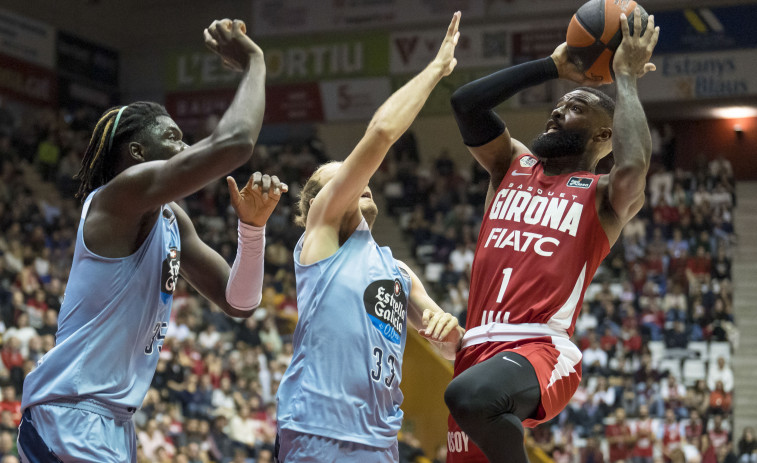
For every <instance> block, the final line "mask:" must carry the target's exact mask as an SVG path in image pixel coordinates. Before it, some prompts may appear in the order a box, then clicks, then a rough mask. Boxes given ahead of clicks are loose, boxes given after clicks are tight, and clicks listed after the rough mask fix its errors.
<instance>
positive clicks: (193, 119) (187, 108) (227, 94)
mask: <svg viewBox="0 0 757 463" xmlns="http://www.w3.org/2000/svg"><path fill="white" fill-rule="evenodd" d="M235 93H236V89H233V88H227V89H221V90H204V91H195V92H174V93H169V94H168V95H166V109H167V110H168V114H170V115H171V117H172V118H173V119H174V120H175V121H176V123H177V124H178V125H179V127H180V128H181V130H183V131H184V132H186V133H195V134H197V133H202V132H204V130H203V128H204V125H205V123H206V122H207V120H208V118H209V117H210V116H221V115H223V113H224V112H226V109H227V108H228V107H229V105H230V104H231V101H232V100H233V99H234V94H235Z"/></svg>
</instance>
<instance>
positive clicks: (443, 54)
mask: <svg viewBox="0 0 757 463" xmlns="http://www.w3.org/2000/svg"><path fill="white" fill-rule="evenodd" d="M460 16H461V13H460V12H459V11H458V12H456V13H455V14H454V15H452V21H451V22H450V23H449V27H447V35H446V36H445V37H444V41H443V42H442V46H441V47H440V48H439V52H438V53H437V54H436V58H434V62H435V63H437V64H438V65H439V66H440V68H441V72H442V77H445V76H448V75H450V73H451V72H452V70H453V69H455V66H457V58H455V47H456V46H457V42H458V41H459V40H460V32H459V31H458V28H459V26H460Z"/></svg>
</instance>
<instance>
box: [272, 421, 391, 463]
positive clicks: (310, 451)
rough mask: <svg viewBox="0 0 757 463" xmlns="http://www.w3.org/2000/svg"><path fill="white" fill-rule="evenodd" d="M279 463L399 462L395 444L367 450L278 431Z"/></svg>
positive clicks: (364, 447)
mask: <svg viewBox="0 0 757 463" xmlns="http://www.w3.org/2000/svg"><path fill="white" fill-rule="evenodd" d="M276 443H277V452H276V461H278V462H279V463H323V462H326V461H338V462H355V463H390V462H392V463H394V462H398V461H399V460H400V454H399V449H398V447H397V441H394V444H393V445H392V446H391V447H387V448H381V447H371V446H369V445H363V444H358V443H356V442H349V441H343V440H336V439H330V438H328V437H323V436H316V435H314V434H305V433H301V432H297V431H290V430H288V429H279V434H278V435H277V436H276Z"/></svg>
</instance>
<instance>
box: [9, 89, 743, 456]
mask: <svg viewBox="0 0 757 463" xmlns="http://www.w3.org/2000/svg"><path fill="white" fill-rule="evenodd" d="M98 117H99V113H95V112H93V111H91V110H87V109H82V110H78V111H76V112H68V111H64V110H60V111H54V110H51V109H46V110H38V111H32V112H25V113H14V111H12V110H11V109H9V108H7V107H3V106H2V104H1V103H0V229H1V230H2V231H3V232H2V234H0V336H2V338H1V339H2V347H1V348H0V357H1V358H2V362H0V390H1V391H2V400H1V401H0V456H6V455H14V453H15V436H16V427H17V425H18V422H19V420H20V418H21V415H20V397H21V392H22V385H23V379H24V376H25V375H26V374H27V373H28V372H29V371H31V370H32V369H33V368H34V367H35V365H36V362H37V360H39V358H40V357H41V356H42V355H43V354H44V353H45V352H46V351H47V350H49V349H50V348H52V346H54V344H55V332H56V327H57V314H58V310H59V309H60V305H61V302H62V299H63V295H64V292H65V287H66V281H67V277H68V272H69V270H70V265H71V258H72V255H73V249H74V243H75V237H76V230H77V227H78V224H79V220H80V216H79V215H80V207H79V202H78V201H77V200H75V199H74V193H75V192H76V189H77V187H78V183H77V182H76V181H75V180H73V178H72V177H73V176H74V174H76V172H77V171H78V169H79V164H80V159H81V155H82V153H84V149H85V147H86V145H87V143H88V141H89V136H90V133H91V128H92V127H93V126H94V123H95V122H96V120H97V118H98ZM653 132H654V135H655V136H654V139H655V151H654V154H653V165H652V168H651V170H650V174H649V177H648V181H647V200H646V203H645V205H644V208H643V209H642V211H641V212H640V213H639V214H638V216H637V217H636V218H635V219H633V220H632V221H631V222H630V223H629V224H628V225H627V226H626V228H625V230H624V232H623V235H622V238H621V239H620V240H619V241H618V242H617V243H616V245H615V246H613V247H612V249H611V252H610V255H609V256H608V257H607V258H606V259H605V261H604V262H603V264H602V266H601V267H600V270H599V271H598V272H597V275H596V277H595V280H594V282H593V283H592V285H591V287H590V289H589V291H588V292H587V295H586V298H585V300H584V305H583V309H582V311H581V315H580V317H579V319H578V323H577V326H576V331H575V336H574V339H573V341H574V342H575V343H576V344H577V345H578V346H579V347H580V348H581V349H582V350H583V353H584V358H583V372H584V379H583V382H582V384H581V386H580V387H579V390H578V392H577V393H576V395H575V397H574V398H573V400H572V401H571V403H570V405H569V407H568V408H567V409H566V410H565V411H564V412H563V413H561V414H560V415H559V416H558V417H557V418H555V419H554V420H553V421H552V422H550V423H547V424H545V425H542V426H540V427H538V428H535V429H533V430H531V431H530V432H529V433H528V435H527V444H528V446H529V448H530V451H531V452H532V453H534V454H540V455H542V456H546V457H549V458H552V459H553V460H554V461H557V462H587V463H589V462H592V463H594V462H600V461H637V462H652V461H688V462H693V461H701V462H715V461H757V453H755V450H756V449H757V440H756V438H755V436H754V431H753V430H752V429H750V428H747V429H745V430H743V433H742V434H741V435H737V436H734V435H733V432H732V420H731V411H732V409H731V406H732V395H733V383H734V381H733V372H732V369H731V353H732V349H733V347H734V346H735V345H737V343H738V340H739V331H738V329H737V324H736V320H734V317H733V314H732V303H733V293H732V284H731V258H732V254H733V252H734V245H735V243H736V239H737V237H736V235H735V234H734V228H733V210H734V208H735V207H736V205H737V198H736V197H735V193H734V192H735V189H734V181H733V172H732V168H731V166H730V164H729V163H728V162H727V161H726V160H725V159H723V158H722V157H720V158H715V159H714V160H712V161H709V162H708V161H706V160H705V158H704V157H702V158H701V159H699V160H698V161H697V162H696V163H695V167H694V169H693V170H682V169H680V168H677V166H676V163H675V159H674V156H673V152H674V151H673V150H674V146H673V145H674V143H675V134H674V133H670V130H669V128H664V127H663V128H661V127H653ZM203 135H204V134H203V133H202V132H198V133H195V134H192V135H191V136H190V137H189V139H188V140H187V142H188V143H191V142H192V141H195V140H197V139H199V138H201V137H202V136H203ZM454 149H456V150H458V149H459V150H464V147H463V146H462V145H460V146H459V147H455V148H454ZM429 158H431V159H434V161H433V162H432V163H423V162H421V159H429ZM328 159H330V156H329V153H328V147H325V148H324V147H323V146H322V144H321V143H319V141H318V140H317V139H314V138H310V139H302V140H298V141H296V142H293V143H291V144H287V145H265V146H264V145H260V146H257V147H256V148H255V153H254V155H253V157H252V160H251V162H250V163H249V164H248V165H246V166H244V167H243V168H240V169H239V170H237V171H236V172H235V173H234V174H233V175H234V176H235V177H236V179H237V182H239V183H241V182H246V180H247V178H249V176H250V174H251V173H252V172H254V171H262V172H264V173H268V174H272V175H273V174H275V175H278V176H279V177H280V178H281V179H282V181H284V182H286V183H288V184H289V185H290V192H289V193H288V194H287V195H284V197H283V199H282V200H281V202H280V204H279V205H278V207H277V208H276V210H275V212H274V213H273V215H272V216H271V218H270V220H269V221H268V224H267V226H266V236H267V245H266V251H265V284H264V292H263V301H262V303H261V306H260V308H258V309H257V311H256V312H255V314H254V315H253V316H252V317H250V318H249V319H247V320H236V319H232V318H229V317H227V316H225V315H224V314H223V313H222V312H221V311H220V310H218V309H217V308H216V307H213V306H212V305H210V304H209V303H208V302H207V301H206V300H205V299H203V298H202V297H200V296H199V295H198V294H196V293H195V292H194V291H193V290H192V289H191V288H190V287H188V286H187V285H186V283H185V282H183V280H180V283H179V285H178V287H177V289H176V291H175V294H174V303H173V310H172V315H171V316H172V322H171V324H170V326H169V329H168V333H167V337H166V340H165V343H164V345H163V348H162V351H161V353H160V361H159V364H158V368H157V372H156V374H155V377H154V379H153V382H152V388H151V390H150V391H149V393H148V395H147V397H146V399H145V402H144V404H143V406H142V408H141V409H140V410H139V411H138V412H137V413H136V415H135V417H134V419H135V424H136V426H137V429H138V442H139V449H140V450H139V452H140V459H141V461H145V462H161V463H168V462H192V463H197V462H203V463H204V462H235V463H236V462H238V463H242V462H269V461H273V460H272V451H273V444H274V438H275V430H276V423H275V417H276V403H275V393H276V388H277V385H278V382H279V380H280V378H281V376H282V373H283V372H284V370H285V369H286V368H287V366H288V364H289V362H290V360H291V355H292V345H291V334H292V332H293V329H294V325H295V323H296V319H297V299H296V290H295V280H294V273H293V265H292V249H293V247H294V244H295V243H296V241H297V239H298V238H299V235H300V234H301V232H302V230H301V229H298V228H297V227H294V226H293V220H292V219H293V216H294V213H295V212H296V211H295V207H294V204H295V202H296V200H297V193H298V191H299V188H300V187H301V185H303V184H304V180H306V179H307V177H308V176H309V175H310V173H311V172H312V171H313V170H314V169H315V167H317V166H318V165H319V164H320V163H322V162H324V161H326V160H328ZM605 168H606V167H605ZM488 181H489V179H488V175H487V174H486V172H485V171H483V170H482V169H481V168H479V167H478V165H477V164H476V163H475V162H473V161H472V159H471V162H470V165H469V167H468V168H465V169H460V168H459V166H458V165H456V164H455V162H454V161H453V160H452V157H451V156H450V154H449V153H447V152H442V153H439V154H438V155H437V156H435V157H429V156H426V157H422V156H420V155H419V153H418V148H417V145H416V143H415V142H414V139H413V135H412V133H409V134H408V135H406V136H405V137H403V138H402V139H401V140H400V141H399V142H398V143H397V144H396V145H395V147H394V148H393V150H392V152H391V153H390V155H389V156H388V158H387V160H386V161H385V163H384V165H383V166H382V168H381V170H380V172H379V173H378V174H377V175H376V177H374V183H373V184H372V185H371V186H372V188H373V190H374V193H377V196H379V199H377V202H379V201H380V200H381V197H382V196H383V199H384V200H385V204H386V207H385V208H383V210H382V213H385V214H387V215H390V216H391V220H395V221H396V222H397V224H398V225H399V227H400V228H401V229H402V231H403V233H404V236H405V238H406V240H407V241H408V243H410V248H411V249H412V250H413V253H414V257H415V260H416V264H417V267H416V272H417V273H418V274H419V275H422V276H423V277H424V278H425V280H426V282H427V285H428V289H429V290H430V292H431V293H433V294H434V296H435V299H436V301H437V302H438V303H439V304H440V305H441V306H442V307H443V308H444V309H445V310H447V311H449V312H452V313H454V314H456V315H458V317H459V319H460V321H461V324H464V322H465V312H466V307H467V297H468V290H469V275H470V265H471V263H472V260H473V252H474V249H475V242H476V239H477V233H478V228H479V225H480V221H481V217H482V215H483V205H484V199H485V196H486V191H487V186H488ZM379 204H381V203H379ZM180 205H181V206H182V207H183V208H184V209H185V210H186V211H187V212H188V213H189V215H190V217H191V218H192V220H193V221H194V224H195V227H196V228H197V231H198V233H199V235H200V237H201V238H202V239H203V240H204V241H205V242H206V243H208V244H209V245H210V246H212V247H213V248H214V249H216V250H218V251H219V252H220V253H221V255H222V256H224V258H226V259H227V261H229V263H231V262H233V259H234V256H235V252H236V240H237V232H236V222H237V219H236V215H235V214H234V211H233V209H231V208H230V206H229V202H228V192H227V190H226V184H225V182H224V181H219V182H216V183H214V184H212V185H210V186H208V187H207V188H205V189H203V190H201V191H199V192H197V193H196V194H194V195H192V196H191V197H188V198H186V199H185V200H184V201H182V202H181V203H180ZM380 208H381V206H380ZM377 241H379V243H381V236H377ZM400 438H401V453H402V459H403V461H417V462H429V461H438V462H442V461H444V454H445V451H446V449H445V448H444V447H441V448H439V449H438V452H437V453H436V454H434V455H424V454H423V451H422V450H421V449H420V445H419V443H418V442H417V439H415V438H414V436H413V434H412V432H411V430H409V429H408V430H405V431H404V432H403V433H402V434H401V436H400ZM2 461H6V460H2ZM7 461H11V460H7Z"/></svg>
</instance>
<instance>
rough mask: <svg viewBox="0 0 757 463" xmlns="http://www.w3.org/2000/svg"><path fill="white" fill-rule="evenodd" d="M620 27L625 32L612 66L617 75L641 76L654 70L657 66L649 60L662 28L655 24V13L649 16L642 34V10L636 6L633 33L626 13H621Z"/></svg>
mask: <svg viewBox="0 0 757 463" xmlns="http://www.w3.org/2000/svg"><path fill="white" fill-rule="evenodd" d="M620 29H621V31H622V32H623V40H621V42H620V45H619V46H618V49H617V50H616V51H615V57H614V58H613V62H612V68H613V70H614V71H615V75H619V74H626V75H631V76H635V77H641V76H643V75H644V74H646V73H647V72H650V71H654V70H655V69H657V67H656V66H655V65H654V64H652V63H650V62H649V59H650V58H651V57H652V51H654V47H655V45H657V39H658V38H659V36H660V28H659V27H655V25H654V15H649V17H648V18H647V28H646V29H645V30H644V33H643V34H641V33H640V32H641V10H640V9H639V8H638V7H636V11H634V14H633V30H634V33H633V34H631V33H630V31H629V27H628V18H627V17H626V15H625V14H623V13H621V15H620Z"/></svg>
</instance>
